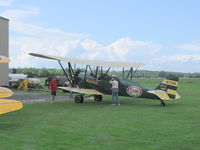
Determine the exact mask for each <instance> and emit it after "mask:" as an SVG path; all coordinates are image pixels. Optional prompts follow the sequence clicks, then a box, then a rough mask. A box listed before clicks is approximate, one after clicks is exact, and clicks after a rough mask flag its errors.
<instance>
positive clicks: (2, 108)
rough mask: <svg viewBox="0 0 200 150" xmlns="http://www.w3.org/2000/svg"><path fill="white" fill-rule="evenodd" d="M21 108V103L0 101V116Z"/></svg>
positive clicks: (6, 100)
mask: <svg viewBox="0 0 200 150" xmlns="http://www.w3.org/2000/svg"><path fill="white" fill-rule="evenodd" d="M21 108H23V103H21V102H19V101H15V100H8V99H0V114H5V113H8V112H11V111H15V110H19V109H21Z"/></svg>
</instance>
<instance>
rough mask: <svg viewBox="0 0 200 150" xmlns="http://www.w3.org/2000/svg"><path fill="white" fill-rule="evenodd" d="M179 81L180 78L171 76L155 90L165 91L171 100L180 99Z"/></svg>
mask: <svg viewBox="0 0 200 150" xmlns="http://www.w3.org/2000/svg"><path fill="white" fill-rule="evenodd" d="M178 81H179V77H177V76H174V75H169V76H167V77H166V79H165V80H163V81H162V83H161V84H160V85H159V86H158V87H157V88H156V89H155V90H162V91H165V92H166V93H167V94H168V96H169V97H170V98H171V99H178V98H180V96H179V95H178V93H177V88H178Z"/></svg>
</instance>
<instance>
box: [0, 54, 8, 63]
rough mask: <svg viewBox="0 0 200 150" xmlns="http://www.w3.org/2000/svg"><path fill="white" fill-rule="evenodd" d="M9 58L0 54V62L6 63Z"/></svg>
mask: <svg viewBox="0 0 200 150" xmlns="http://www.w3.org/2000/svg"><path fill="white" fill-rule="evenodd" d="M9 61H10V59H9V58H8V57H6V56H1V55H0V63H8V62H9Z"/></svg>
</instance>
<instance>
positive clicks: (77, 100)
mask: <svg viewBox="0 0 200 150" xmlns="http://www.w3.org/2000/svg"><path fill="white" fill-rule="evenodd" d="M83 100H84V99H83V95H76V96H75V98H74V101H75V103H83Z"/></svg>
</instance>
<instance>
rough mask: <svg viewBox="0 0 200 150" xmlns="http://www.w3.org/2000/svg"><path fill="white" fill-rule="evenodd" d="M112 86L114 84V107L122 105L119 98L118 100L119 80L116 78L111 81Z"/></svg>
mask: <svg viewBox="0 0 200 150" xmlns="http://www.w3.org/2000/svg"><path fill="white" fill-rule="evenodd" d="M110 84H112V105H120V102H119V98H118V93H119V90H118V85H119V82H118V81H117V78H116V77H114V78H112V79H111V80H110Z"/></svg>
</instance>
